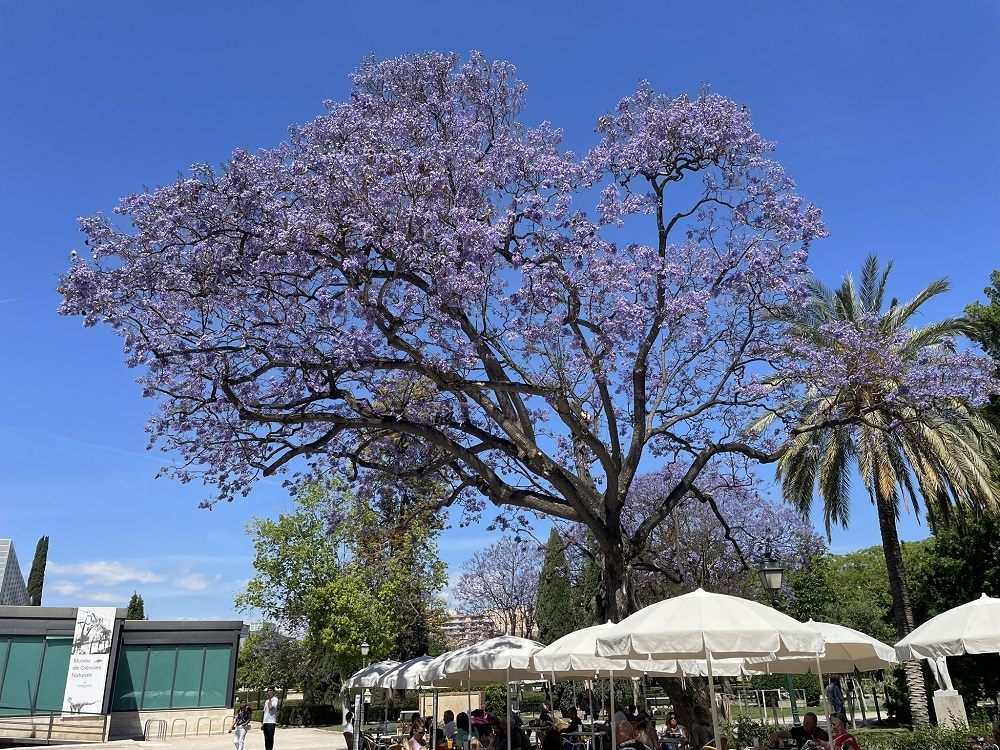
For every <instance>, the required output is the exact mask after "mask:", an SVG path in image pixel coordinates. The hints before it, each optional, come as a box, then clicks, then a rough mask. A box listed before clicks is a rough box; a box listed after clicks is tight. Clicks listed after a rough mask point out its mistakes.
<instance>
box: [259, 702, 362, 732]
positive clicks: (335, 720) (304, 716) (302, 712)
mask: <svg viewBox="0 0 1000 750" xmlns="http://www.w3.org/2000/svg"><path fill="white" fill-rule="evenodd" d="M263 713H264V712H263V711H252V712H251V721H254V722H257V723H258V724H259V723H260V721H261V720H262V719H263ZM343 720H344V718H343V715H342V714H341V711H340V709H339V708H338V707H336V706H306V705H302V704H296V705H291V706H279V707H278V724H280V725H281V726H286V727H320V726H329V725H331V724H340V723H342V722H343Z"/></svg>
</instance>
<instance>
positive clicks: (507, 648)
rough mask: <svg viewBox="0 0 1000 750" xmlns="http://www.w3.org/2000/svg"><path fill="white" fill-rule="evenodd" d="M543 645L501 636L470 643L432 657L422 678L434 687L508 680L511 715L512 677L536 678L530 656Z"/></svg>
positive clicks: (508, 749)
mask: <svg viewBox="0 0 1000 750" xmlns="http://www.w3.org/2000/svg"><path fill="white" fill-rule="evenodd" d="M541 648H542V644H541V643H539V642H538V641H532V640H529V639H527V638H518V637H517V636H513V635H501V636H498V637H496V638H489V639H487V640H485V641H480V642H479V643H473V644H472V645H471V646H465V647H463V648H458V649H455V650H454V651H447V652H445V653H443V654H441V655H440V656H438V657H435V658H434V659H431V661H430V662H428V663H427V666H426V667H424V671H423V674H422V675H421V681H422V682H423V683H424V684H430V685H434V686H435V687H444V686H464V687H470V686H472V685H474V684H479V685H482V684H485V683H490V682H502V681H506V684H507V716H508V717H510V682H511V680H537V679H539V678H540V675H539V673H538V670H537V669H534V668H532V666H531V655H532V654H534V653H535V652H536V651H540V650H541ZM469 717H470V719H471V717H472V697H471V694H470V697H469ZM511 745H512V743H511V732H510V726H509V725H508V727H507V750H511Z"/></svg>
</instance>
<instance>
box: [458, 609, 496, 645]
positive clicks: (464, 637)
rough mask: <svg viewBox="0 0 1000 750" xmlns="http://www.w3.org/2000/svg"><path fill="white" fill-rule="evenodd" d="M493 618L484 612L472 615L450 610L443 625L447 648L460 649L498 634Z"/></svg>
mask: <svg viewBox="0 0 1000 750" xmlns="http://www.w3.org/2000/svg"><path fill="white" fill-rule="evenodd" d="M499 632H500V631H499V630H498V629H497V627H496V624H495V623H494V622H493V618H492V617H491V616H490V615H489V614H488V613H485V612H481V613H476V614H472V613H469V612H456V611H455V610H450V611H449V612H448V619H447V620H446V621H445V624H444V637H445V639H446V640H447V642H448V648H460V647H462V646H469V645H471V644H473V643H477V642H479V641H482V640H485V639H487V638H492V637H493V636H495V635H498V634H499Z"/></svg>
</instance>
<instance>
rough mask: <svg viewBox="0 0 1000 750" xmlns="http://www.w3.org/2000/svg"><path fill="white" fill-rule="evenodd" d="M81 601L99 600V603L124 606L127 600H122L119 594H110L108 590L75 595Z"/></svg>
mask: <svg viewBox="0 0 1000 750" xmlns="http://www.w3.org/2000/svg"><path fill="white" fill-rule="evenodd" d="M77 598H78V599H80V600H81V601H83V602H100V603H101V604H117V605H118V606H119V607H124V606H125V605H126V604H127V602H125V601H122V596H121V594H112V593H111V592H109V591H94V592H92V593H89V594H82V595H80V596H79V597H77Z"/></svg>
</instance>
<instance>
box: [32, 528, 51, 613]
mask: <svg viewBox="0 0 1000 750" xmlns="http://www.w3.org/2000/svg"><path fill="white" fill-rule="evenodd" d="M48 558H49V538H48V537H47V536H43V537H42V538H41V539H39V540H38V544H36V545H35V559H34V560H32V561H31V572H30V573H28V586H27V588H28V601H30V602H31V604H32V606H34V607H40V606H41V605H42V585H43V584H44V583H45V563H46V562H47V561H48Z"/></svg>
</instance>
